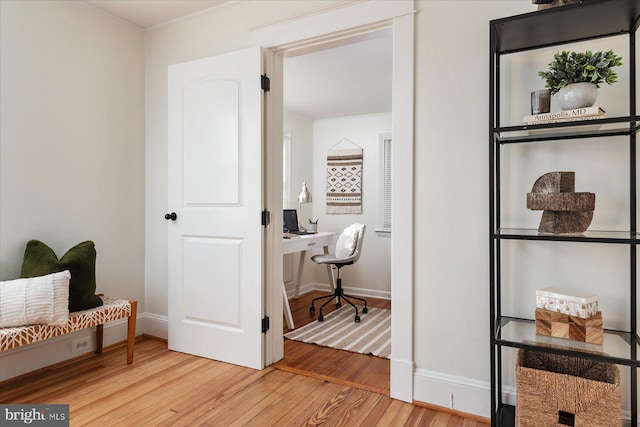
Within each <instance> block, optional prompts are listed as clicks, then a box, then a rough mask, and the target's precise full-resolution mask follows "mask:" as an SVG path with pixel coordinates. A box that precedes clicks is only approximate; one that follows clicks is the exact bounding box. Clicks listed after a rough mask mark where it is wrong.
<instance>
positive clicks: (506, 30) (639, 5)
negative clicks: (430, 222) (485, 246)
mask: <svg viewBox="0 0 640 427" xmlns="http://www.w3.org/2000/svg"><path fill="white" fill-rule="evenodd" d="M639 25H640V0H583V1H582V2H580V3H576V4H571V5H568V6H564V7H557V8H551V9H547V10H543V11H538V12H532V13H526V14H522V15H517V16H513V17H507V18H503V19H496V20H493V21H491V22H490V70H489V75H490V82H489V87H490V97H489V98H490V110H489V156H490V170H489V179H490V192H489V201H490V203H489V204H490V212H489V213H490V233H489V235H490V236H489V241H490V258H491V259H490V268H489V270H490V292H489V293H490V316H491V318H490V323H491V405H492V411H491V424H492V426H513V425H515V412H516V408H515V407H514V406H512V405H509V404H507V403H505V402H503V396H502V391H503V390H502V388H503V384H502V369H503V366H502V363H503V360H502V359H503V355H502V349H503V348H512V349H518V348H524V349H529V350H537V351H546V352H550V353H556V354H563V355H570V356H577V357H582V358H586V359H593V360H599V361H605V362H610V363H615V364H617V365H620V366H627V367H630V372H631V374H630V376H631V380H630V402H631V408H630V409H631V410H630V412H631V422H632V425H638V406H637V405H638V404H637V397H638V396H637V394H638V390H637V388H638V378H637V368H638V367H640V337H639V336H638V332H637V302H636V299H637V277H636V276H637V256H636V255H637V245H638V240H640V237H639V234H638V232H637V230H636V219H637V213H636V176H637V174H636V162H637V155H636V138H637V133H638V129H640V117H639V116H637V111H636V80H637V73H636V69H637V67H636V32H637V29H638V27H639ZM621 35H627V36H628V40H629V42H628V44H629V52H628V56H627V57H626V58H625V60H626V63H627V64H628V65H629V71H630V72H629V87H630V94H629V99H628V102H629V115H628V116H626V117H607V118H602V119H598V120H591V121H588V122H566V123H554V124H543V125H516V126H501V124H500V120H499V117H500V103H499V99H500V66H499V64H500V58H501V56H502V55H509V54H513V53H517V52H527V51H533V50H535V49H542V48H548V47H553V46H560V45H565V44H569V43H574V42H581V41H586V40H593V39H599V38H605V37H614V36H621ZM604 137H615V138H626V140H628V144H629V230H628V231H593V230H588V231H586V232H584V233H582V234H579V235H545V234H540V233H538V231H537V230H535V229H522V228H504V227H502V226H501V224H500V216H501V212H500V207H501V204H500V197H501V196H500V186H501V182H500V180H501V179H502V177H501V176H500V162H501V158H500V150H501V148H502V147H504V146H506V145H511V144H535V143H544V144H553V143H554V141H567V140H574V141H576V143H579V141H580V140H583V139H585V138H604ZM616 141H618V139H616ZM603 142H604V143H608V141H607V140H603ZM509 240H520V241H543V242H550V243H549V244H553V242H576V243H580V244H583V243H598V244H614V245H624V246H628V247H629V255H630V260H629V264H630V265H629V301H630V303H629V304H630V307H629V309H630V311H629V313H630V316H629V317H630V319H629V328H628V330H626V331H613V330H605V333H604V342H603V344H602V345H595V344H588V343H582V342H577V341H570V340H563V339H559V338H552V337H547V336H541V335H536V332H535V322H534V321H533V320H532V319H521V318H515V317H509V316H503V315H502V301H501V293H502V292H501V286H502V284H501V281H502V280H503V279H502V277H501V272H500V265H501V259H500V257H501V256H502V255H501V249H500V246H501V244H502V243H503V242H504V241H509Z"/></svg>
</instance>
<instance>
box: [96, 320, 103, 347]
mask: <svg viewBox="0 0 640 427" xmlns="http://www.w3.org/2000/svg"><path fill="white" fill-rule="evenodd" d="M103 338H104V325H97V326H96V353H97V354H102V341H103Z"/></svg>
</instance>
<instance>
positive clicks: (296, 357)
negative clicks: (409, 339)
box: [273, 291, 391, 395]
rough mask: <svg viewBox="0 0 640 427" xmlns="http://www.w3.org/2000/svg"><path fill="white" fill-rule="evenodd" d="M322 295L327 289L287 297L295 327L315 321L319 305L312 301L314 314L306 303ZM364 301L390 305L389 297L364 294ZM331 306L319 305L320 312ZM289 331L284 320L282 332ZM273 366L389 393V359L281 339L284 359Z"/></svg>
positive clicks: (388, 307) (328, 311)
mask: <svg viewBox="0 0 640 427" xmlns="http://www.w3.org/2000/svg"><path fill="white" fill-rule="evenodd" d="M323 295H327V293H326V292H320V291H314V292H309V293H306V294H304V295H301V296H300V298H296V299H291V300H289V305H290V306H291V313H292V314H293V321H294V323H295V327H296V328H300V327H302V326H304V325H306V324H308V323H310V322H315V321H316V319H317V317H318V307H319V306H318V305H317V304H316V314H315V315H314V316H312V315H310V314H309V307H310V306H311V300H312V299H313V298H316V297H319V296H323ZM367 304H368V305H369V307H377V308H386V309H391V301H389V300H384V299H376V298H367ZM333 310H335V305H334V304H329V305H327V306H326V308H325V309H323V313H324V314H327V313H330V312H332V311H333ZM361 316H366V314H365V315H362V314H361ZM289 331H291V329H289V328H288V327H287V324H286V322H285V323H284V333H287V332H289ZM273 366H274V367H276V368H278V369H283V370H287V371H289V372H294V373H300V374H303V375H311V376H313V377H316V378H320V379H326V380H328V381H333V382H337V383H339V384H344V385H350V386H352V387H357V388H361V389H363V390H369V391H374V392H377V393H380V394H385V395H389V378H390V363H389V359H383V358H380V357H376V356H371V355H365V354H358V353H352V352H349V351H344V350H335V349H331V348H327V347H320V346H317V345H315V344H305V343H303V342H298V341H291V340H287V339H285V340H284V359H283V360H281V361H279V362H278V363H276V364H274V365H273Z"/></svg>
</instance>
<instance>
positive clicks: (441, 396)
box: [391, 365, 631, 427]
mask: <svg viewBox="0 0 640 427" xmlns="http://www.w3.org/2000/svg"><path fill="white" fill-rule="evenodd" d="M392 367H393V365H392ZM413 378H414V391H413V399H414V400H415V401H418V402H423V403H428V404H431V405H436V406H441V407H443V408H449V409H453V410H454V411H459V412H464V413H467V414H472V415H477V416H480V417H485V418H491V385H490V384H489V383H488V382H484V381H478V380H474V379H471V378H464V377H457V376H455V375H447V374H443V373H440V372H435V371H429V370H427V369H416V370H415V372H414V377H413ZM391 397H394V396H391ZM452 399H453V400H452ZM502 401H503V402H505V403H507V404H509V405H514V406H515V404H516V389H515V388H514V387H503V388H502ZM452 403H453V404H452ZM622 420H623V421H622V425H623V427H630V424H631V412H630V411H628V410H623V411H622Z"/></svg>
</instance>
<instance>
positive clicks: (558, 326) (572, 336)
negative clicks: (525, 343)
mask: <svg viewBox="0 0 640 427" xmlns="http://www.w3.org/2000/svg"><path fill="white" fill-rule="evenodd" d="M536 334H537V335H545V336H551V337H554V338H562V339H568V340H574V341H580V342H588V343H591V344H602V342H603V339H604V333H603V328H602V313H601V312H598V313H597V314H596V315H594V316H591V317H589V318H587V319H583V318H581V317H577V316H569V315H567V314H563V313H558V312H554V311H549V310H545V309H542V308H536Z"/></svg>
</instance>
